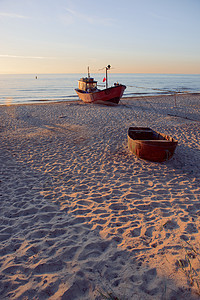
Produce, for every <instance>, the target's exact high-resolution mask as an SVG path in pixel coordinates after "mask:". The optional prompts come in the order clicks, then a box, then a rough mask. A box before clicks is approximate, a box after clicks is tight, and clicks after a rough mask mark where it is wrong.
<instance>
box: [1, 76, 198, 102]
mask: <svg viewBox="0 0 200 300" xmlns="http://www.w3.org/2000/svg"><path fill="white" fill-rule="evenodd" d="M84 76H86V74H44V75H42V74H40V75H37V79H36V75H0V104H7V103H9V104H11V103H12V104H18V103H35V102H42V101H62V100H63V101H66V100H67V101H70V100H78V96H77V95H76V93H75V91H74V89H75V88H76V87H77V86H78V79H79V78H80V77H84ZM92 77H94V78H95V79H96V80H97V81H98V83H99V85H102V87H100V88H103V78H104V74H92ZM108 79H109V82H108V83H109V85H113V83H114V82H119V83H123V84H125V85H126V86H127V88H126V90H125V93H124V96H144V95H158V94H167V93H172V92H175V91H187V92H190V93H193V92H200V75H178V74H177V75H171V74H170V75H168V74H163V75H162V74H112V73H109V75H108Z"/></svg>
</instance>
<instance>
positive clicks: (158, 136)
mask: <svg viewBox="0 0 200 300" xmlns="http://www.w3.org/2000/svg"><path fill="white" fill-rule="evenodd" d="M177 144H178V141H176V140H174V139H173V138H172V137H170V136H168V135H165V134H162V133H158V132H156V131H154V130H152V129H150V128H148V127H130V128H129V130H128V148H129V150H130V151H131V152H132V153H134V154H135V155H136V156H137V157H139V158H142V159H145V160H149V161H154V162H163V161H166V160H169V159H170V158H171V157H172V156H173V154H174V151H175V149H176V146H177Z"/></svg>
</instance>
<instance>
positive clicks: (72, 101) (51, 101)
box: [0, 92, 200, 107]
mask: <svg viewBox="0 0 200 300" xmlns="http://www.w3.org/2000/svg"><path fill="white" fill-rule="evenodd" d="M175 95H176V97H178V96H185V95H188V96H197V97H199V96H200V92H193V93H181V92H177V93H174V94H162V95H148V96H145V95H144V96H131V97H129V96H127V97H122V98H121V99H120V102H119V104H118V105H120V103H121V102H122V101H123V100H139V99H142V98H160V97H161V98H163V97H175ZM80 102H81V103H82V100H80V99H77V100H69V101H68V100H57V101H54V100H41V102H39V100H38V102H37V101H36V102H35V103H34V102H31V103H28V102H27V103H11V104H10V103H8V104H0V107H1V106H12V105H40V104H55V103H80Z"/></svg>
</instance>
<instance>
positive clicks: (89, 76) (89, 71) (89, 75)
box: [88, 66, 90, 78]
mask: <svg viewBox="0 0 200 300" xmlns="http://www.w3.org/2000/svg"><path fill="white" fill-rule="evenodd" d="M88 78H90V67H89V66H88Z"/></svg>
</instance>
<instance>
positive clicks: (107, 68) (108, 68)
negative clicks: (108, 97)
mask: <svg viewBox="0 0 200 300" xmlns="http://www.w3.org/2000/svg"><path fill="white" fill-rule="evenodd" d="M110 68H111V65H107V67H106V88H108V70H110Z"/></svg>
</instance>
